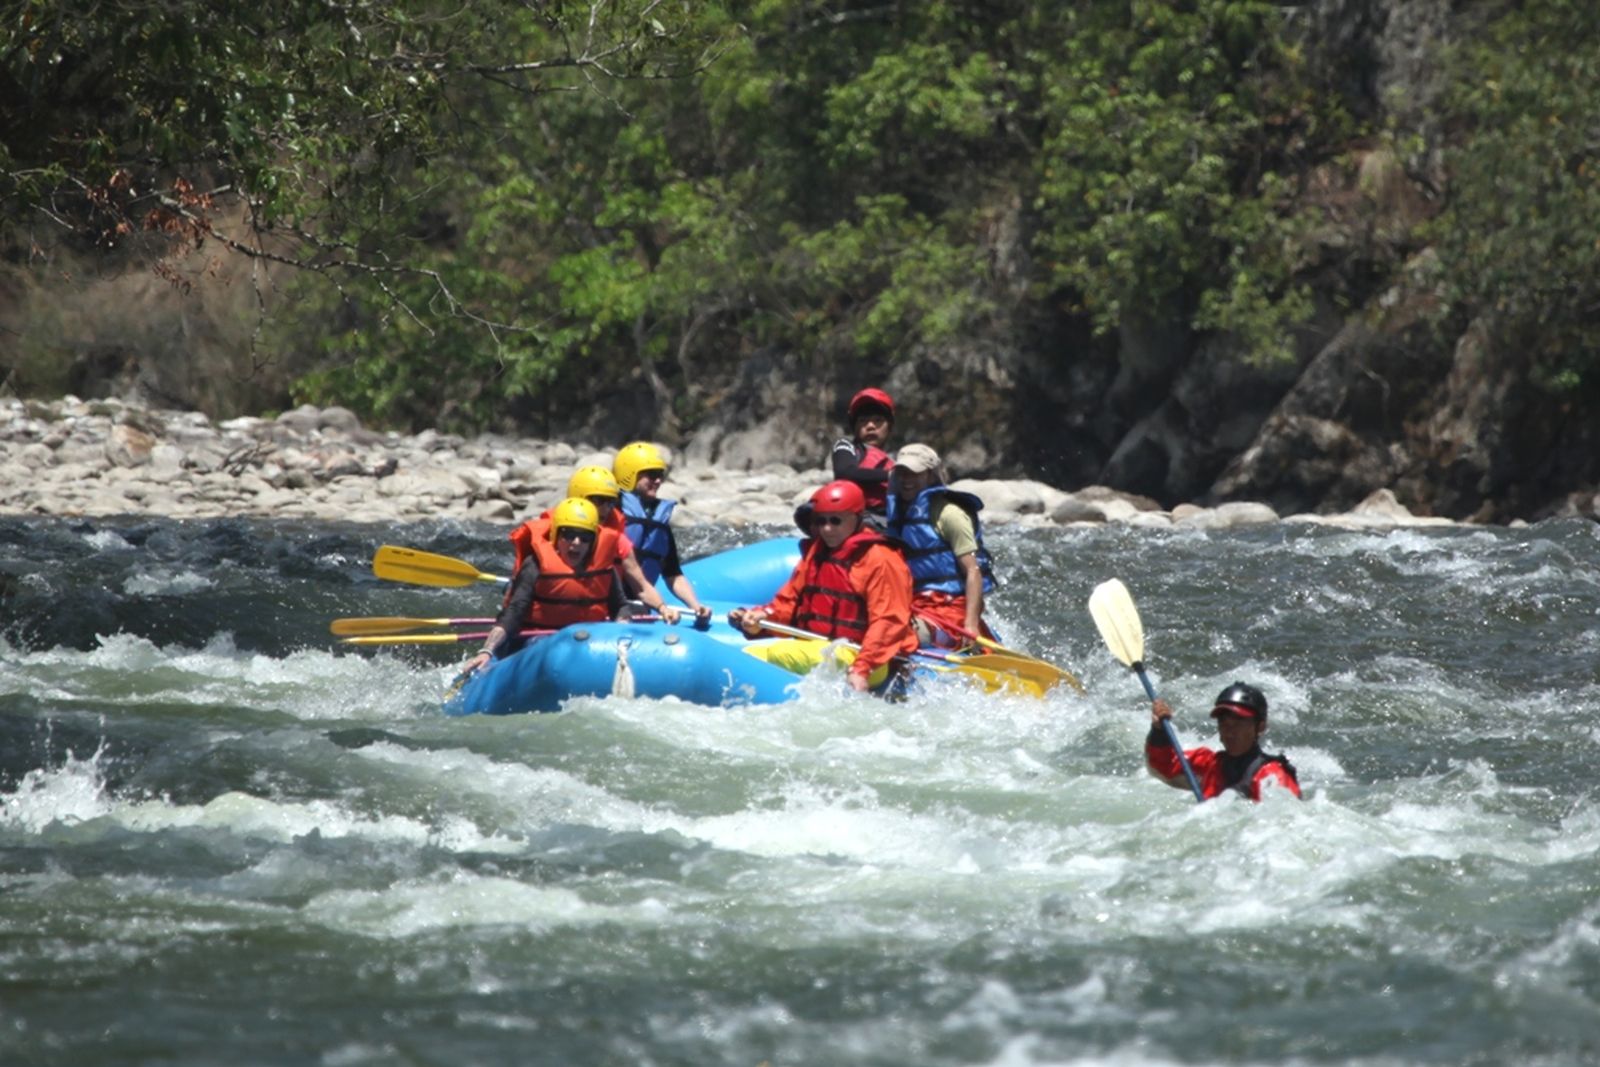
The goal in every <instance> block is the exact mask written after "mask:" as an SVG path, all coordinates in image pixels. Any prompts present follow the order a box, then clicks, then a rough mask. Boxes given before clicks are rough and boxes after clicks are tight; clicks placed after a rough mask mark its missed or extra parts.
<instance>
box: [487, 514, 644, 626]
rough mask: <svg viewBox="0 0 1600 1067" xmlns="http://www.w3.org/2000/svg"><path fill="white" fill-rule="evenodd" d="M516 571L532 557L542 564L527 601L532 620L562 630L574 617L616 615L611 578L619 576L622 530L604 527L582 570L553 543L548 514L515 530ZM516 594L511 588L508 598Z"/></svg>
mask: <svg viewBox="0 0 1600 1067" xmlns="http://www.w3.org/2000/svg"><path fill="white" fill-rule="evenodd" d="M511 544H512V545H513V546H514V547H515V548H516V551H517V571H518V572H519V573H520V572H521V570H522V566H523V564H524V563H526V562H527V561H528V558H529V557H530V556H531V557H532V558H533V560H534V562H535V563H536V564H537V565H538V567H539V577H538V579H537V580H536V581H535V582H534V585H533V603H532V604H530V605H529V606H528V618H527V625H529V626H532V627H534V628H537V629H551V630H554V629H559V628H560V627H562V626H566V625H569V624H571V623H575V622H602V621H604V620H606V619H608V618H610V617H611V583H613V582H615V581H616V580H617V570H616V564H617V534H616V531H614V530H612V529H610V528H609V527H605V526H602V527H601V528H600V533H599V536H598V537H596V538H595V542H594V548H593V549H592V550H591V551H590V553H589V559H588V561H587V562H586V563H584V565H583V569H582V570H573V569H572V568H571V567H569V566H567V561H566V560H564V559H562V558H561V553H559V552H557V551H556V546H555V545H553V544H551V543H550V516H549V514H548V513H546V514H544V515H540V516H539V517H538V518H537V519H530V520H529V521H527V522H525V523H523V524H522V525H521V526H518V527H517V528H516V529H515V530H512V531H511ZM510 596H511V593H510V591H509V590H507V592H506V597H507V599H509V598H510Z"/></svg>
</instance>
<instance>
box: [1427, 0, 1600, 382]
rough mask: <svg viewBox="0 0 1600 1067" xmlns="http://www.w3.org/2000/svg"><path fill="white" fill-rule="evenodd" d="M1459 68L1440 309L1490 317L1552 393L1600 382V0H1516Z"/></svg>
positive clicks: (1441, 244) (1440, 242) (1439, 226)
mask: <svg viewBox="0 0 1600 1067" xmlns="http://www.w3.org/2000/svg"><path fill="white" fill-rule="evenodd" d="M1450 69H1451V73H1452V78H1451V80H1450V85H1451V87H1452V88H1451V92H1450V94H1449V95H1448V97H1447V99H1446V101H1445V103H1446V107H1447V109H1448V110H1447V115H1448V118H1449V119H1450V121H1451V128H1452V130H1453V131H1454V132H1455V134H1456V135H1457V136H1456V138H1454V139H1453V141H1452V147H1451V150H1450V151H1449V152H1448V154H1447V157H1446V166H1447V169H1448V172H1449V174H1450V196H1449V201H1448V206H1447V208H1446V210H1445V211H1444V212H1443V213H1441V215H1440V216H1439V217H1438V219H1437V220H1435V223H1434V225H1433V226H1432V227H1431V229H1430V233H1431V235H1432V237H1433V238H1434V239H1435V241H1436V249H1437V252H1438V257H1439V259H1438V267H1437V270H1438V280H1439V286H1440V291H1441V293H1442V295H1443V297H1444V303H1443V307H1442V312H1443V313H1444V315H1445V316H1446V317H1447V318H1449V319H1452V320H1455V323H1456V325H1458V326H1459V324H1460V321H1461V320H1463V319H1466V318H1480V319H1481V320H1482V321H1483V322H1484V323H1485V324H1487V325H1488V326H1489V328H1490V330H1491V331H1492V332H1493V334H1494V335H1495V336H1496V337H1497V338H1498V340H1499V344H1500V345H1501V346H1502V347H1504V348H1506V349H1507V350H1508V351H1511V352H1516V353H1519V354H1520V356H1521V358H1523V359H1525V360H1526V361H1527V364H1528V366H1529V368H1530V370H1531V372H1532V375H1533V377H1534V379H1535V380H1537V381H1539V382H1542V383H1544V384H1545V385H1546V386H1548V387H1551V388H1554V389H1557V390H1562V391H1565V390H1572V389H1577V388H1583V389H1586V390H1588V391H1591V392H1592V391H1594V390H1596V389H1600V354H1597V353H1600V350H1597V349H1596V346H1595V342H1594V336H1595V324H1596V321H1597V319H1596V313H1595V309H1596V308H1600V157H1597V146H1600V118H1597V116H1600V7H1597V6H1596V5H1594V4H1591V3H1586V2H1584V0H1530V2H1528V3H1526V4H1519V5H1507V6H1505V7H1504V8H1502V9H1501V10H1500V12H1499V14H1498V16H1497V17H1495V18H1493V19H1491V20H1489V21H1488V22H1487V23H1486V24H1485V25H1484V27H1483V29H1482V30H1481V32H1480V33H1478V34H1476V35H1474V36H1473V37H1472V38H1471V39H1469V40H1467V41H1465V42H1463V44H1462V45H1461V46H1460V47H1459V48H1458V49H1456V51H1455V52H1454V54H1453V56H1452V62H1451V66H1450Z"/></svg>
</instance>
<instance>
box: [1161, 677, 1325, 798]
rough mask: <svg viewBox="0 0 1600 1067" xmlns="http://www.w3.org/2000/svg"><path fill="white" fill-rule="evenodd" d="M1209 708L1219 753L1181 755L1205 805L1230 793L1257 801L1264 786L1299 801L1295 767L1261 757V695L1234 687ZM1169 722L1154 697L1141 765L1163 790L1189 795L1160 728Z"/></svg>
mask: <svg viewBox="0 0 1600 1067" xmlns="http://www.w3.org/2000/svg"><path fill="white" fill-rule="evenodd" d="M1213 703H1214V706H1213V707H1212V709H1211V717H1212V718H1213V719H1216V720H1217V736H1218V739H1219V740H1220V741H1221V742H1222V751H1221V752H1215V751H1213V750H1211V749H1209V748H1190V749H1185V750H1184V755H1186V756H1187V757H1189V765H1190V767H1191V768H1193V770H1194V774H1195V777H1196V778H1198V779H1199V780H1200V792H1201V793H1202V794H1203V795H1204V797H1205V799H1207V800H1210V799H1211V798H1212V797H1216V796H1221V795H1222V793H1223V792H1224V791H1226V790H1229V789H1232V790H1236V791H1237V792H1239V793H1242V794H1244V795H1245V796H1247V797H1249V798H1250V799H1251V800H1260V799H1261V790H1262V787H1263V786H1266V787H1269V788H1271V787H1281V788H1284V789H1287V790H1288V791H1289V792H1290V793H1292V794H1294V795H1295V796H1299V795H1300V781H1299V779H1298V777H1296V775H1295V770H1294V765H1293V764H1292V763H1290V762H1289V761H1288V760H1287V759H1286V758H1285V757H1283V756H1281V755H1278V756H1270V755H1267V754H1266V753H1265V752H1262V751H1261V735H1262V734H1264V733H1266V732H1267V698H1266V696H1265V695H1264V694H1263V693H1262V692H1261V690H1259V689H1257V688H1256V687H1255V686H1253V685H1246V684H1245V683H1244V682H1234V683H1233V684H1232V685H1230V686H1228V688H1226V689H1224V690H1223V691H1222V692H1220V693H1218V694H1217V699H1216V700H1215V701H1214V702H1213ZM1171 717H1172V708H1171V707H1170V706H1169V705H1168V704H1167V702H1166V701H1165V700H1162V699H1161V698H1159V697H1157V698H1156V700H1155V701H1154V702H1153V704H1152V705H1151V714H1150V733H1149V735H1148V736H1146V737H1145V740H1144V759H1145V765H1146V766H1147V767H1149V769H1150V773H1151V774H1153V775H1155V776H1156V777H1157V778H1160V779H1161V780H1162V781H1164V782H1166V783H1167V784H1168V785H1170V786H1172V787H1174V788H1176V789H1188V788H1189V782H1188V779H1186V778H1185V777H1184V775H1183V768H1182V766H1181V765H1180V764H1179V762H1178V754H1177V752H1176V751H1174V750H1173V748H1172V743H1171V741H1169V740H1168V738H1167V732H1166V730H1165V729H1164V728H1163V727H1162V725H1161V720H1162V719H1169V718H1171Z"/></svg>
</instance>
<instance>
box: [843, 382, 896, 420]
mask: <svg viewBox="0 0 1600 1067" xmlns="http://www.w3.org/2000/svg"><path fill="white" fill-rule="evenodd" d="M872 408H882V409H883V410H884V411H887V412H888V413H889V418H890V419H893V418H894V398H893V397H891V396H890V395H889V394H888V393H886V392H884V391H883V390H882V389H863V390H861V392H859V393H857V394H856V395H855V396H853V397H851V398H850V406H849V407H847V408H845V414H846V415H847V416H848V417H849V418H850V419H851V420H854V419H855V417H856V415H857V414H858V413H860V412H861V411H863V410H871V409H872Z"/></svg>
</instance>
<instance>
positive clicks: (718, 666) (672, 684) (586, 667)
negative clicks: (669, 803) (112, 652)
mask: <svg viewBox="0 0 1600 1067" xmlns="http://www.w3.org/2000/svg"><path fill="white" fill-rule="evenodd" d="M799 561H800V542H799V541H798V540H797V539H795V538H793V537H776V538H772V539H770V540H766V541H758V542H756V543H755V544H751V545H743V546H741V547H738V548H731V549H728V550H727V551H725V552H718V553H715V554H713V555H709V556H705V557H703V558H701V559H696V560H690V561H688V562H686V563H685V564H684V565H683V572H684V574H686V575H687V576H688V578H689V580H690V581H691V582H693V583H694V588H695V593H696V594H697V595H698V596H699V598H700V601H701V603H703V604H705V605H706V606H707V607H709V608H711V609H712V613H713V614H712V624H711V625H710V626H709V627H707V628H706V629H705V630H697V629H695V628H694V627H692V626H689V625H687V623H684V624H680V625H678V626H667V625H665V624H664V623H643V622H639V623H628V622H595V623H582V624H579V625H576V626H568V627H566V628H565V629H562V630H560V631H558V632H556V633H554V634H551V635H550V636H548V637H544V638H540V639H539V640H537V641H533V642H531V643H529V644H527V645H525V646H524V647H523V648H521V649H520V650H518V651H517V652H514V653H512V654H511V655H510V656H507V657H506V658H505V659H502V660H496V661H495V662H494V663H492V664H490V665H489V666H488V667H487V668H485V669H484V670H481V671H479V672H478V673H477V674H476V675H474V676H473V677H471V678H470V679H467V680H466V681H465V682H464V683H463V684H461V685H460V686H459V687H458V688H457V689H455V690H454V691H453V692H452V693H451V694H450V695H449V696H448V697H447V698H446V701H445V711H446V712H447V713H448V714H451V715H473V714H488V715H507V714H514V713H517V712H528V711H555V710H556V709H557V708H559V707H560V706H561V704H562V703H563V702H565V701H567V700H570V699H571V698H573V697H577V696H608V695H617V696H636V697H669V696H674V697H678V698H680V699H682V700H687V701H690V702H692V703H695V704H709V705H712V706H731V705H738V704H775V703H778V702H780V701H784V700H790V699H792V698H793V696H794V686H795V684H796V682H797V681H798V680H799V679H798V678H797V677H796V676H795V675H794V674H791V673H789V672H788V671H786V670H784V669H782V668H781V667H775V666H773V665H772V664H770V663H767V662H766V661H764V660H761V659H757V658H756V657H755V656H751V655H749V654H748V653H746V652H744V651H743V647H744V645H745V644H746V641H745V638H744V635H743V634H741V633H739V632H738V631H737V630H735V629H734V628H733V627H732V626H729V625H728V622H727V615H728V611H729V610H730V609H731V608H736V607H751V606H755V605H759V604H765V603H766V602H767V601H769V600H771V599H772V597H773V596H774V595H775V594H776V593H777V591H778V589H779V588H780V587H782V585H783V583H784V582H785V581H786V580H788V577H789V575H790V574H791V573H793V571H794V568H795V564H797V563H799ZM656 588H657V589H659V590H660V591H661V595H662V596H663V597H664V598H666V601H667V603H669V604H676V603H677V599H676V598H675V597H674V596H673V595H672V592H671V590H669V589H668V588H667V587H666V582H665V581H659V582H657V583H656Z"/></svg>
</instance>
